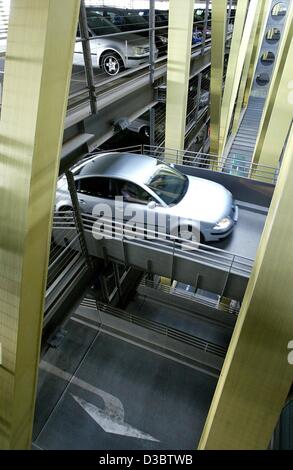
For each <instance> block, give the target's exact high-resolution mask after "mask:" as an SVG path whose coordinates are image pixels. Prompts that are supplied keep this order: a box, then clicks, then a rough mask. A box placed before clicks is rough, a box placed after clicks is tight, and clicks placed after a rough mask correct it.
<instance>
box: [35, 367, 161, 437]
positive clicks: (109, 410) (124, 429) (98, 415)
mask: <svg viewBox="0 0 293 470" xmlns="http://www.w3.org/2000/svg"><path fill="white" fill-rule="evenodd" d="M40 368H41V369H42V370H45V371H47V372H49V373H50V374H53V375H55V376H57V377H59V378H61V379H63V380H66V381H67V382H70V383H71V384H74V385H77V386H78V387H80V388H82V389H84V390H86V391H88V392H90V393H93V394H94V395H97V396H99V397H100V398H102V400H103V402H104V406H105V408H104V410H102V409H100V408H98V407H97V406H95V405H93V404H92V403H89V402H87V401H85V400H83V399H82V398H79V397H77V396H76V395H72V397H73V398H74V400H75V401H76V402H77V403H78V404H79V405H80V406H81V407H82V408H83V409H84V410H85V411H86V412H87V413H88V415H89V416H91V418H92V419H93V420H94V421H95V422H96V423H97V424H99V425H100V426H101V428H102V429H103V430H104V431H105V432H108V433H112V434H120V435H122V436H129V437H136V438H138V439H144V440H148V441H154V442H160V441H158V439H155V438H154V437H152V436H151V435H149V434H145V433H143V432H142V431H139V430H138V429H135V428H133V427H132V426H130V424H127V423H125V422H124V406H123V404H122V403H121V401H120V400H119V398H117V397H114V395H111V394H110V393H107V392H105V391H104V390H101V389H99V388H97V387H94V386H93V385H91V384H89V383H87V382H85V381H84V380H81V379H78V378H77V377H75V376H72V375H71V374H69V373H68V372H65V371H64V370H62V369H59V367H56V366H53V365H52V364H49V363H48V362H46V361H41V363H40Z"/></svg>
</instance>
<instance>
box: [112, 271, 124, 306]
mask: <svg viewBox="0 0 293 470" xmlns="http://www.w3.org/2000/svg"><path fill="white" fill-rule="evenodd" d="M112 265H113V272H114V279H115V284H116V287H117V292H118V297H119V300H121V299H122V292H121V282H120V275H119V268H118V264H117V263H112Z"/></svg>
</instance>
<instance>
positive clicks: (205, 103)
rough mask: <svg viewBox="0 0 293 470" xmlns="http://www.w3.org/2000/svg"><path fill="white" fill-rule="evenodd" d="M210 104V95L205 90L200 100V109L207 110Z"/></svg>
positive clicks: (202, 91)
mask: <svg viewBox="0 0 293 470" xmlns="http://www.w3.org/2000/svg"><path fill="white" fill-rule="evenodd" d="M209 102H210V93H209V92H208V91H205V90H201V94H200V99H199V109H202V108H205V107H206V106H208V104H209Z"/></svg>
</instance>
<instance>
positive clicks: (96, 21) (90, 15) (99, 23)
mask: <svg viewBox="0 0 293 470" xmlns="http://www.w3.org/2000/svg"><path fill="white" fill-rule="evenodd" d="M87 19H88V25H89V27H90V29H91V30H92V32H93V33H94V34H95V35H96V36H102V35H103V34H115V33H121V31H120V29H119V28H117V26H115V25H114V24H112V23H111V22H110V21H109V20H107V19H106V18H103V17H102V16H100V15H99V14H98V13H96V12H95V11H94V10H90V11H88V12H87Z"/></svg>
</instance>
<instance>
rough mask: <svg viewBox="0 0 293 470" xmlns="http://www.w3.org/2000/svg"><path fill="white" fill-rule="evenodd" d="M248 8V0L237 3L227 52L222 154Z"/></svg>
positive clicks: (222, 115)
mask: <svg viewBox="0 0 293 470" xmlns="http://www.w3.org/2000/svg"><path fill="white" fill-rule="evenodd" d="M247 8H248V0H241V1H239V2H238V3H237V9H236V16H235V23H234V29H233V36H232V42H231V48H230V54H229V61H228V67H227V73H226V81H225V88H224V95H223V103H222V110H221V120H220V137H219V138H220V143H219V153H220V154H222V151H223V147H224V145H225V143H224V138H225V135H226V127H227V126H228V125H229V123H228V117H229V108H230V103H231V101H232V95H233V86H234V83H235V74H236V71H237V63H238V58H239V51H240V45H241V40H242V35H243V28H244V25H245V20H246V15H247Z"/></svg>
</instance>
